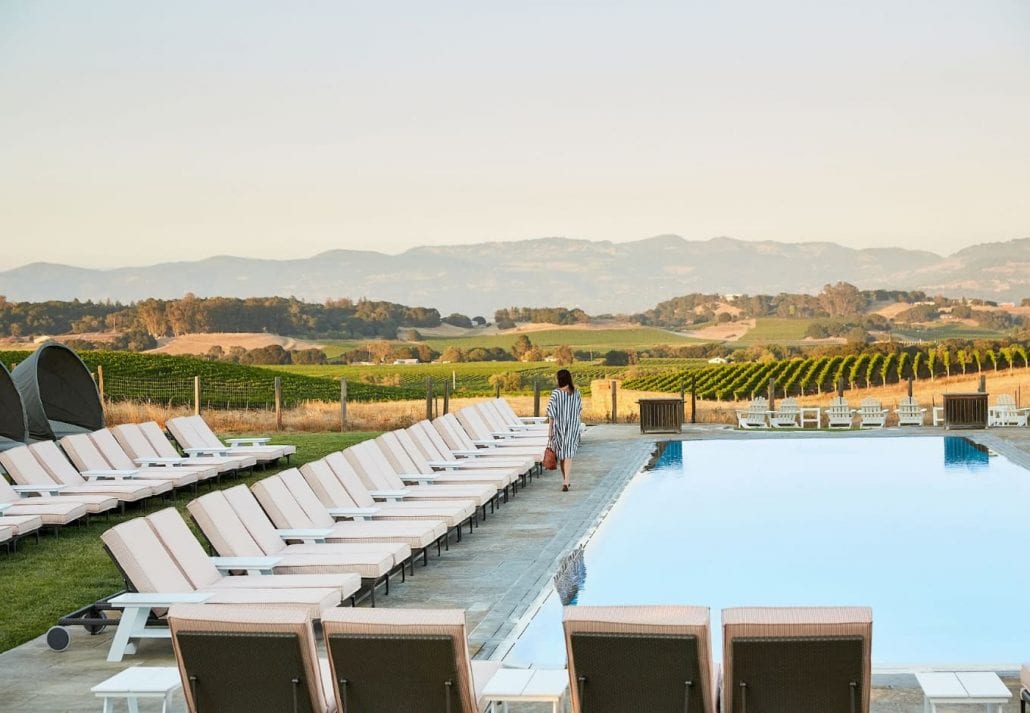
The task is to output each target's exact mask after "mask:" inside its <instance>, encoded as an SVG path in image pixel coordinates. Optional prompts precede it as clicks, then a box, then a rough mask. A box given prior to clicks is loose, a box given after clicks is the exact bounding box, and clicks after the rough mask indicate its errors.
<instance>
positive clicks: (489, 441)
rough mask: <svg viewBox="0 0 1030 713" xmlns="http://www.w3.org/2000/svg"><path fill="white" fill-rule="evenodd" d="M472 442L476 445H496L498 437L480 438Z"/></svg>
mask: <svg viewBox="0 0 1030 713" xmlns="http://www.w3.org/2000/svg"><path fill="white" fill-rule="evenodd" d="M472 443H473V444H474V445H477V446H496V445H497V439H496V438H482V439H478V440H473V441H472Z"/></svg>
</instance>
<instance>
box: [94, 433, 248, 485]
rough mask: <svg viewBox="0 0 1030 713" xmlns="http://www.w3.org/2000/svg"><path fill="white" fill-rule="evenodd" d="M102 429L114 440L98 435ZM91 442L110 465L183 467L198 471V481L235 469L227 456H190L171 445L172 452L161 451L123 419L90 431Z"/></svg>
mask: <svg viewBox="0 0 1030 713" xmlns="http://www.w3.org/2000/svg"><path fill="white" fill-rule="evenodd" d="M103 433H107V434H110V436H111V438H112V439H113V441H114V444H112V443H111V442H110V441H109V440H108V439H107V438H106V436H103V435H99V434H103ZM93 442H94V444H95V445H96V446H97V448H98V449H99V450H100V452H101V453H103V454H104V457H105V458H106V459H107V460H108V462H110V463H111V464H112V465H114V463H115V462H119V463H123V464H125V467H126V468H130V467H132V468H157V467H160V468H186V469H187V470H188V471H194V472H196V473H197V475H198V481H199V480H215V481H216V482H220V481H221V476H222V473H228V472H233V471H235V470H236V468H235V467H234V465H233V462H232V459H230V458H216V459H212V458H206V459H200V458H193V459H191V458H188V457H186V456H182V455H179V454H178V453H175V452H174V449H173V454H174V455H171V456H168V455H160V454H159V453H158V452H157V450H156V449H155V448H154V447H153V446H152V445H151V444H150V441H149V440H147V437H146V435H144V433H143V431H142V430H141V429H140V427H139V424H136V423H123V424H120V425H118V426H114V427H112V428H107V429H103V430H102V431H97V432H95V433H94V434H93ZM170 445H171V444H169V446H170ZM115 446H117V448H116V447H115Z"/></svg>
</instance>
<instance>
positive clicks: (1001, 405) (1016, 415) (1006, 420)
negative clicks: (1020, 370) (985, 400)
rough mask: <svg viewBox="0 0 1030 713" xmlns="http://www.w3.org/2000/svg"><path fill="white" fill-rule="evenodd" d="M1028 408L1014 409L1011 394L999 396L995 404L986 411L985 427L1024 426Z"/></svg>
mask: <svg viewBox="0 0 1030 713" xmlns="http://www.w3.org/2000/svg"><path fill="white" fill-rule="evenodd" d="M1028 413H1030V408H1016V400H1015V399H1014V398H1012V395H1011V394H1001V395H1000V396H998V400H997V402H995V404H994V405H993V406H991V407H990V408H988V409H987V425H988V426H990V427H992V428H994V427H1006V426H1026V421H1027V414H1028Z"/></svg>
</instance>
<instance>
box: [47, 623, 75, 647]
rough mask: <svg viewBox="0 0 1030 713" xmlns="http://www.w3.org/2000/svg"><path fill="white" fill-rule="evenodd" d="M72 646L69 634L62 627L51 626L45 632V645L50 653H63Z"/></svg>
mask: <svg viewBox="0 0 1030 713" xmlns="http://www.w3.org/2000/svg"><path fill="white" fill-rule="evenodd" d="M71 644H72V637H71V634H69V633H68V630H67V629H66V628H64V627H63V626H51V627H50V628H49V629H47V632H46V645H47V646H49V647H50V650H51V651H64V650H65V649H67V648H68V647H69V646H71Z"/></svg>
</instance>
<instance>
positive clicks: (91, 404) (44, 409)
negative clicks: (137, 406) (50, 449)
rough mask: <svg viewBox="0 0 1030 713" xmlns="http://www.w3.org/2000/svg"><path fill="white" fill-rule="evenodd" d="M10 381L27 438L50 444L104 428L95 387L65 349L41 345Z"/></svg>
mask: <svg viewBox="0 0 1030 713" xmlns="http://www.w3.org/2000/svg"><path fill="white" fill-rule="evenodd" d="M11 378H12V379H13V381H14V384H15V386H17V387H18V391H20V392H21V399H22V403H23V404H24V406H25V415H26V416H27V417H28V427H29V436H30V437H31V438H34V439H37V440H54V439H57V438H63V437H64V436H69V435H71V434H74V433H89V432H90V431H96V430H97V429H100V428H103V427H104V409H103V406H102V405H101V404H100V392H99V391H97V385H96V384H95V383H94V382H93V376H92V375H91V374H90V373H89V369H87V368H86V365H85V364H83V363H82V359H80V358H79V355H78V354H76V353H75V352H74V351H73V350H72V349H70V348H69V347H66V346H64V345H63V344H60V343H58V342H45V343H44V344H43V345H42V346H40V347H39V349H37V350H36V351H35V352H33V353H32V354H31V355H30V356H29V357H28V358H27V359H25V361H23V362H22V363H21V364H19V365H18V366H16V367H15V369H14V371H13V372H12V373H11Z"/></svg>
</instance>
